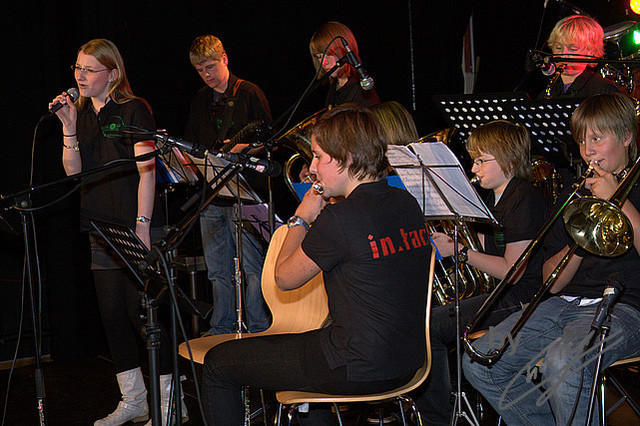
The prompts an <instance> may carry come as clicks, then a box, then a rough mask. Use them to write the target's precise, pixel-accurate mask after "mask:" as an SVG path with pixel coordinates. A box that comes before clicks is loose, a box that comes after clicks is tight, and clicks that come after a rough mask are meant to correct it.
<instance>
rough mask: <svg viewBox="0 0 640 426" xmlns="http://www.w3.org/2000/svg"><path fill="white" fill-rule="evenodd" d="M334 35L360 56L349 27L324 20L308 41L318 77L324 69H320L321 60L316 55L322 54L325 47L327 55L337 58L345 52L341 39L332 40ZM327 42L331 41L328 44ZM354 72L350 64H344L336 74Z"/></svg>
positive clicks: (339, 75) (343, 75) (346, 74)
mask: <svg viewBox="0 0 640 426" xmlns="http://www.w3.org/2000/svg"><path fill="white" fill-rule="evenodd" d="M336 37H342V38H344V40H345V41H346V42H347V44H348V45H349V49H351V51H352V52H353V53H354V54H355V55H356V56H357V57H360V53H359V51H358V42H357V41H356V37H355V36H354V35H353V32H351V30H350V29H349V27H347V26H346V25H344V24H341V23H340V22H336V21H329V22H325V23H324V24H322V25H321V26H320V28H318V30H317V31H316V32H315V33H313V35H312V36H311V40H310V41H309V53H311V60H312V61H313V66H314V67H315V68H316V70H319V71H320V73H319V75H318V77H321V76H322V74H323V73H324V71H323V70H322V63H321V60H320V59H319V58H318V57H317V55H322V54H323V53H324V51H325V49H327V51H326V54H327V55H333V56H337V57H338V58H342V57H343V56H344V55H346V53H347V50H346V49H345V47H344V45H343V44H342V41H340V40H339V39H336V40H334V39H335V38H336ZM332 41H333V42H332ZM329 43H331V45H330V46H329ZM355 73H356V70H355V68H353V67H352V66H351V64H345V65H343V66H342V67H340V69H339V70H338V74H337V76H338V77H350V76H351V75H355Z"/></svg>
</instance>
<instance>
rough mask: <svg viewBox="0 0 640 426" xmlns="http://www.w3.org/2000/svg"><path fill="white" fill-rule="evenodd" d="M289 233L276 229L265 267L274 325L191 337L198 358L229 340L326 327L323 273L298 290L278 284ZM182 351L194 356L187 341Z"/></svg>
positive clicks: (264, 289)
mask: <svg viewBox="0 0 640 426" xmlns="http://www.w3.org/2000/svg"><path fill="white" fill-rule="evenodd" d="M286 235H287V227H286V226H284V225H283V226H280V227H279V228H278V229H276V231H275V232H274V233H273V235H272V237H271V242H270V243H269V248H268V250H267V255H266V256H265V259H264V267H263V269H262V295H263V297H264V300H265V301H266V302H267V306H268V307H269V310H270V311H271V315H272V322H271V326H270V327H269V328H268V329H266V330H265V331H261V332H259V333H242V334H241V335H238V334H237V333H232V334H217V335H214V336H206V337H200V338H197V339H192V340H189V346H190V347H191V353H192V354H193V360H194V361H195V362H197V363H199V364H202V363H203V362H204V357H205V355H206V354H207V352H208V351H209V349H211V348H212V347H214V346H216V345H218V344H220V343H222V342H226V341H228V340H233V339H245V338H252V337H258V336H266V335H272V334H285V333H303V332H305V331H310V330H316V329H318V328H320V327H322V325H323V324H324V322H325V321H326V319H327V317H328V316H329V305H328V300H327V293H326V291H325V288H324V281H323V279H322V273H320V274H318V275H316V276H315V277H313V278H312V279H311V280H309V282H307V283H306V284H304V285H303V286H301V287H299V288H297V289H295V290H288V291H282V290H280V289H279V288H278V286H277V285H276V280H275V266H276V259H277V258H278V255H279V254H280V249H281V248H282V244H283V243H284V239H285V237H286ZM179 353H180V356H182V357H185V358H187V359H189V358H190V356H189V350H188V347H187V344H186V343H182V344H181V345H180V347H179Z"/></svg>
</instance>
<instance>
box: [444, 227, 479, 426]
mask: <svg viewBox="0 0 640 426" xmlns="http://www.w3.org/2000/svg"><path fill="white" fill-rule="evenodd" d="M458 231H459V230H458V223H457V222H456V223H455V225H454V233H453V247H454V253H453V259H454V269H455V273H454V281H453V282H454V290H455V300H454V310H455V315H456V389H455V391H454V393H453V394H454V396H455V401H454V403H453V414H452V416H451V425H455V424H457V423H458V419H459V418H464V419H465V420H467V421H468V422H469V424H471V425H473V426H479V423H478V419H476V416H475V414H474V413H473V409H472V408H471V404H469V400H468V399H467V395H466V394H465V393H464V392H462V352H461V348H460V336H461V333H460V262H459V257H458ZM462 401H464V402H465V404H466V409H467V410H468V411H469V414H470V415H469V414H467V412H466V411H464V410H465V409H464V408H463V407H462Z"/></svg>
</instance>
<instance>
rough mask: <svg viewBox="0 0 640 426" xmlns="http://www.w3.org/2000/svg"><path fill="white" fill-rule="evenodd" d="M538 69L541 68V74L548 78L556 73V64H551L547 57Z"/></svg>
mask: <svg viewBox="0 0 640 426" xmlns="http://www.w3.org/2000/svg"><path fill="white" fill-rule="evenodd" d="M538 68H540V72H541V73H542V74H543V75H545V76H547V77H551V76H552V75H554V74H555V73H556V64H554V63H553V62H551V61H550V60H549V57H548V56H545V58H544V59H543V60H542V62H541V63H540V64H538Z"/></svg>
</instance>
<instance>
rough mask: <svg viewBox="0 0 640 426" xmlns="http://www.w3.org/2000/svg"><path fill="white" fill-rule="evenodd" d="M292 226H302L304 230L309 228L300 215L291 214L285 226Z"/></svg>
mask: <svg viewBox="0 0 640 426" xmlns="http://www.w3.org/2000/svg"><path fill="white" fill-rule="evenodd" d="M294 226H304V229H305V230H307V231H308V230H309V224H308V223H307V222H306V221H305V220H304V219H303V218H301V217H300V216H291V217H290V218H289V220H288V221H287V228H293V227H294Z"/></svg>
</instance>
